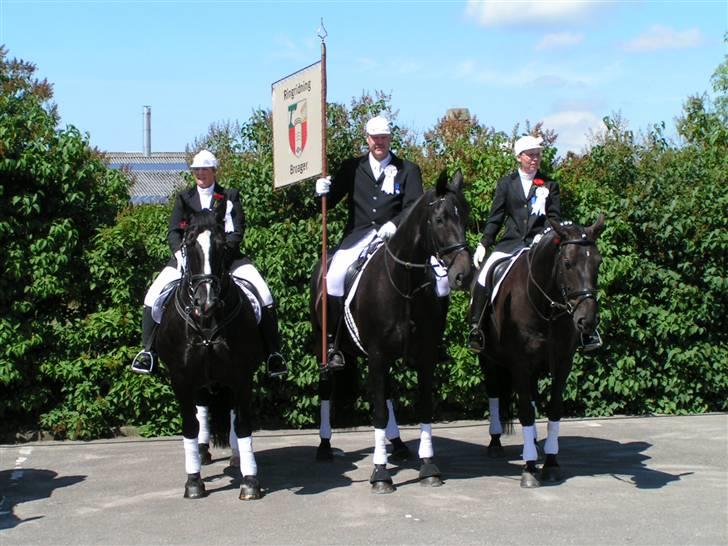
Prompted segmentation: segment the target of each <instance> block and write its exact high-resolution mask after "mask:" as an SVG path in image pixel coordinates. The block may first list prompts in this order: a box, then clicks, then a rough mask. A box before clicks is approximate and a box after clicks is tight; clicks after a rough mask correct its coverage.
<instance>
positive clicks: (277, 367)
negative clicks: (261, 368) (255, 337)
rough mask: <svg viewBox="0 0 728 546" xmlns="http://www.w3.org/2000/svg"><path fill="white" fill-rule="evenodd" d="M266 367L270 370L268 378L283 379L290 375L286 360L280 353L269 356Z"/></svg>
mask: <svg viewBox="0 0 728 546" xmlns="http://www.w3.org/2000/svg"><path fill="white" fill-rule="evenodd" d="M271 364H272V365H271ZM265 365H266V367H267V368H268V377H281V376H284V375H287V374H288V365H287V364H286V360H285V359H284V358H283V355H282V354H281V353H279V352H275V353H271V354H269V355H268V360H266V363H265Z"/></svg>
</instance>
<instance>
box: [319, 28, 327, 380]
mask: <svg viewBox="0 0 728 546" xmlns="http://www.w3.org/2000/svg"><path fill="white" fill-rule="evenodd" d="M320 32H321V34H319V38H321V140H322V142H321V176H322V177H326V176H327V175H328V166H327V162H326V128H327V127H326V124H327V112H326V36H327V35H328V34H327V32H326V28H324V20H323V18H322V19H321V28H320ZM326 212H327V211H326V194H324V195H322V196H321V233H322V235H321V368H322V369H323V368H325V367H326V365H327V362H328V340H327V337H328V336H327V333H328V332H327V320H328V313H327V301H328V296H327V294H326V275H327V267H326V262H327V261H328V260H327V255H326V246H327V244H328V241H327V237H326V232H327V226H326Z"/></svg>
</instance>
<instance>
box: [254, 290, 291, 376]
mask: <svg viewBox="0 0 728 546" xmlns="http://www.w3.org/2000/svg"><path fill="white" fill-rule="evenodd" d="M260 335H261V337H262V338H263V350H264V351H265V354H266V359H265V363H266V366H267V368H268V375H269V376H270V377H278V376H281V375H286V374H287V373H288V366H287V365H286V360H285V359H284V358H283V355H281V334H280V332H279V331H278V315H277V314H276V308H275V305H274V304H271V305H266V306H265V307H263V308H261V310H260Z"/></svg>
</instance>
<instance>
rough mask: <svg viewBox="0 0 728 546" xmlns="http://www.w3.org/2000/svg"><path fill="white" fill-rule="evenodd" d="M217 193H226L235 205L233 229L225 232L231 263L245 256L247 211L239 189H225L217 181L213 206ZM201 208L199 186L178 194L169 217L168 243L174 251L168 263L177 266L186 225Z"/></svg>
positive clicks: (228, 258) (227, 251)
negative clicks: (243, 246)
mask: <svg viewBox="0 0 728 546" xmlns="http://www.w3.org/2000/svg"><path fill="white" fill-rule="evenodd" d="M216 194H218V195H219V194H221V195H224V196H225V197H226V198H227V201H228V202H230V203H231V204H232V207H233V208H232V211H231V212H230V216H231V218H232V222H233V231H230V232H227V233H225V250H226V256H225V257H226V260H227V263H228V264H231V263H232V262H234V261H238V260H240V259H243V258H244V257H243V254H242V252H241V250H240V245H241V244H242V242H243V235H244V234H245V213H244V212H243V205H242V204H241V202H240V192H239V191H238V190H235V189H230V190H229V189H225V188H223V187H222V186H221V185H220V184H218V183H217V181H216V182H215V192H214V194H213V197H212V201H211V203H210V205H211V206H214V203H215V201H216V198H215V195H216ZM225 206H227V205H225ZM201 210H202V205H201V204H200V194H199V193H198V191H197V186H192V187H191V188H189V189H187V190H184V191H181V192H180V193H179V194H177V198H176V200H175V202H174V208H173V209H172V215H171V216H170V218H169V230H168V231H167V243H168V244H169V248H170V250H171V251H172V258H171V259H170V261H169V262H168V263H167V265H168V266H171V267H177V260H176V259H175V257H174V253H175V252H176V251H177V250H179V249H180V247H181V246H182V237H183V236H184V231H185V226H186V224H189V222H190V219H191V217H192V214H193V213H195V212H200V211H201Z"/></svg>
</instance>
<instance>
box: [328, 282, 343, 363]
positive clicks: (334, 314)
mask: <svg viewBox="0 0 728 546" xmlns="http://www.w3.org/2000/svg"><path fill="white" fill-rule="evenodd" d="M326 309H327V312H328V320H327V321H326V322H327V331H326V339H327V341H328V357H327V362H326V366H325V367H324V370H341V369H342V368H343V367H344V364H345V363H344V354H343V353H342V352H341V351H339V335H340V332H339V329H340V328H341V318H342V317H343V315H344V297H343V296H331V295H329V294H327V295H326Z"/></svg>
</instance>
